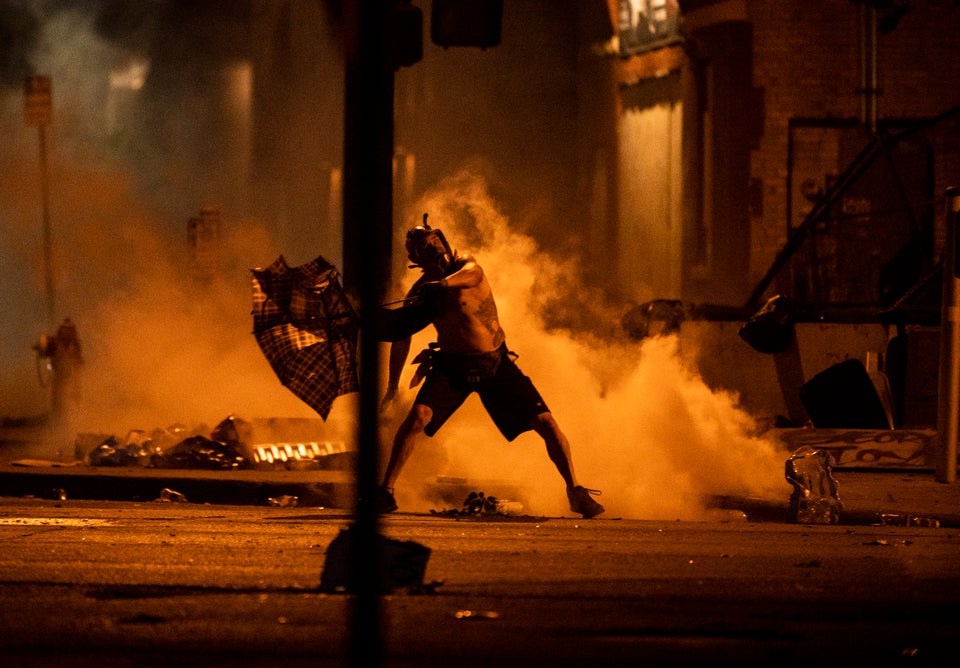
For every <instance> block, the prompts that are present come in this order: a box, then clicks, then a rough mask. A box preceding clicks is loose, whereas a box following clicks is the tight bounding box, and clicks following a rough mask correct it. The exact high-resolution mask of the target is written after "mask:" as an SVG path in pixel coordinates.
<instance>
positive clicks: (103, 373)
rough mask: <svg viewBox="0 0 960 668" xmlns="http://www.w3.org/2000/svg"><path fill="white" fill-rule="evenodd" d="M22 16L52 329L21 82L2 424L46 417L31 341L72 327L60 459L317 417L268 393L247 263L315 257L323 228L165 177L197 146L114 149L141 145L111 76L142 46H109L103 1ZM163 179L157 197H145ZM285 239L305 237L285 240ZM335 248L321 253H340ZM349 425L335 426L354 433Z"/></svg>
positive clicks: (5, 303) (2, 332) (11, 98)
mask: <svg viewBox="0 0 960 668" xmlns="http://www.w3.org/2000/svg"><path fill="white" fill-rule="evenodd" d="M130 7H131V8H135V6H134V5H131V6H130ZM23 8H24V11H28V12H34V13H36V15H37V21H36V22H35V23H31V24H30V25H32V26H33V28H34V30H33V31H32V32H31V34H30V39H29V40H26V41H25V46H24V48H25V49H27V47H29V49H28V50H25V51H24V52H23V53H22V54H20V56H22V60H23V62H24V63H26V65H25V67H26V69H25V71H24V72H23V73H22V74H30V73H32V72H40V73H43V74H46V75H50V76H51V79H52V81H53V100H54V121H53V123H52V124H51V125H50V126H49V127H48V128H47V129H46V149H47V150H46V152H45V154H46V156H47V163H48V173H49V178H48V182H49V184H50V189H49V190H50V197H49V211H50V221H51V226H50V227H51V232H52V234H51V236H52V246H51V247H52V262H51V266H52V274H53V279H54V285H55V313H54V316H53V317H54V319H55V322H47V317H46V309H45V303H46V294H45V261H44V257H45V253H44V247H43V243H42V224H41V220H42V215H41V214H42V207H41V188H40V178H39V177H40V162H39V158H38V153H39V152H38V141H37V131H36V129H35V128H33V127H25V126H24V122H23V97H22V91H21V88H20V85H21V84H22V79H21V78H20V77H19V76H12V75H11V76H8V77H7V79H5V80H4V82H3V83H4V86H0V133H2V135H3V137H4V148H3V150H2V151H0V175H2V178H0V241H2V244H0V277H2V288H0V312H2V313H3V316H4V317H3V318H2V319H0V350H2V369H3V371H2V376H0V416H2V417H14V418H19V417H24V416H27V417H32V416H39V415H42V414H43V413H45V412H46V411H47V410H48V404H49V400H48V397H47V392H48V391H49V389H48V388H44V387H42V386H41V383H40V382H39V380H40V379H39V378H38V374H37V369H36V368H35V364H36V360H35V356H34V352H33V351H32V350H31V346H32V345H33V344H34V343H36V342H37V341H38V339H39V337H40V336H41V335H50V334H53V333H54V332H55V331H56V327H57V325H58V324H59V321H60V320H62V319H63V318H64V317H70V318H71V319H72V320H73V322H74V323H75V324H76V325H77V327H78V331H79V337H80V342H81V345H82V348H83V355H84V359H85V364H84V367H83V373H82V377H81V385H80V393H79V401H78V403H77V405H75V406H74V407H73V408H74V410H72V411H71V412H70V418H71V421H70V424H69V425H68V428H67V429H65V430H64V431H63V432H62V433H59V434H57V435H56V436H55V438H58V439H60V440H62V441H63V442H62V443H57V444H56V451H64V452H68V451H72V442H73V437H74V436H73V435H74V433H75V432H85V431H90V432H97V433H112V434H115V435H117V436H118V437H123V435H124V434H125V433H126V432H127V431H128V430H131V429H145V430H151V429H154V428H162V427H168V426H171V425H174V424H182V425H184V426H186V427H187V428H194V427H195V426H199V425H204V424H215V423H216V422H218V421H220V420H221V419H223V418H224V417H226V416H227V415H229V414H233V415H237V416H238V417H241V418H256V417H263V416H282V417H311V418H316V415H315V414H313V413H312V412H311V411H310V410H309V408H308V407H306V406H305V405H304V404H303V403H302V402H300V401H299V400H298V399H296V397H294V396H293V395H292V394H291V393H290V392H289V391H288V390H286V388H284V387H283V386H282V385H280V384H279V382H278V381H277V379H276V377H275V376H274V375H273V372H272V370H271V369H270V367H269V364H268V363H267V361H266V360H265V359H264V357H263V355H262V353H261V352H260V351H259V349H258V347H257V345H256V342H255V340H254V338H253V336H252V333H251V330H252V319H251V317H250V309H251V302H250V275H249V269H250V268H253V267H255V266H265V265H267V264H269V263H270V262H272V261H273V260H274V259H275V258H276V256H277V255H278V254H280V253H281V252H284V253H285V254H286V256H287V258H288V260H290V261H291V262H293V263H299V262H305V261H307V260H309V259H311V258H312V256H313V255H315V254H317V253H319V252H321V250H320V249H319V247H318V246H319V244H316V243H311V242H312V241H315V240H316V239H317V236H318V230H317V228H318V227H319V226H318V225H316V224H315V223H313V221H300V222H299V223H298V225H290V224H287V223H288V222H289V221H288V220H286V219H285V218H284V217H283V216H280V215H278V216H276V217H274V218H273V219H270V220H263V219H260V218H254V217H253V216H251V215H249V214H248V213H247V209H246V208H244V207H243V206H241V205H240V203H242V202H243V197H244V196H245V195H246V192H244V190H245V185H246V184H243V183H240V182H239V180H238V182H237V183H236V184H234V186H233V190H230V191H224V190H223V189H221V188H219V187H212V188H211V187H206V186H209V181H210V179H209V178H207V177H209V176H210V174H209V173H205V174H198V173H194V174H191V175H189V176H184V177H183V178H181V179H180V180H179V181H176V180H175V181H172V182H171V181H170V180H169V179H166V177H169V176H170V173H171V172H170V171H169V170H167V171H164V170H165V169H166V167H171V168H178V167H180V165H181V163H184V162H185V161H186V162H188V161H187V158H188V157H189V154H190V153H191V151H193V152H199V153H203V151H204V147H203V146H199V145H191V146H190V147H189V149H190V151H186V150H179V151H176V152H175V153H174V154H173V155H169V156H166V155H156V154H155V153H156V152H154V153H152V154H149V155H147V154H145V153H144V151H142V150H139V151H138V150H132V149H137V148H138V147H139V149H143V146H142V145H139V144H138V145H136V146H131V145H128V144H124V143H123V142H124V141H134V142H136V141H138V139H137V137H136V136H134V135H132V134H130V133H133V132H134V131H135V130H137V126H136V124H135V123H133V121H132V119H134V118H136V117H137V113H136V111H137V110H135V109H127V110H126V112H127V115H126V116H123V117H122V118H120V124H119V125H111V123H116V122H117V120H118V119H117V118H112V119H111V118H110V111H111V109H112V108H111V106H110V103H111V102H112V101H114V100H113V98H112V97H111V95H110V94H109V92H108V90H107V89H108V82H109V80H110V76H111V75H112V73H114V72H115V71H117V68H122V67H123V66H124V65H125V64H129V63H130V59H131V57H133V56H135V55H137V54H136V53H135V52H134V51H131V49H130V48H129V47H130V45H132V44H138V45H139V47H138V48H142V47H143V45H144V44H146V43H147V42H148V41H149V40H147V39H142V40H139V41H138V40H136V39H132V38H131V39H129V40H127V44H126V46H122V45H120V44H118V43H114V42H111V41H110V40H109V39H107V38H105V37H104V36H103V35H102V34H101V33H99V32H98V30H97V20H96V16H97V12H98V11H99V10H101V9H104V8H107V5H104V4H103V3H90V4H89V5H87V4H82V5H76V4H71V5H68V6H60V5H50V4H49V3H40V2H34V3H26V4H24V5H23ZM157 8H160V5H157V7H156V8H155V9H157ZM155 14H156V11H155V10H154V9H151V10H150V11H144V12H143V14H142V16H140V15H138V16H139V17H140V18H141V19H144V21H145V22H144V24H143V25H142V26H141V27H142V28H143V29H144V30H148V29H149V28H150V25H149V24H150V21H149V20H148V19H151V17H153V18H155ZM8 46H10V45H4V47H3V48H7V47H8ZM11 48H12V47H11ZM7 60H9V59H7ZM5 62H6V61H5ZM138 62H140V61H138ZM5 74H9V73H5ZM113 111H116V109H114V110H113ZM194 111H195V110H192V109H191V108H190V107H188V106H184V105H183V104H182V101H181V100H171V101H170V102H169V104H167V106H166V108H158V109H156V110H155V113H156V114H157V115H159V116H162V117H164V118H168V119H171V122H172V123H173V124H174V125H175V126H177V127H179V126H181V125H182V126H186V125H189V121H188V119H189V118H191V117H192V115H194ZM311 120H312V123H313V124H314V125H315V124H316V123H317V119H316V118H313V119H311ZM123 122H128V123H130V125H129V127H124V126H123ZM330 124H333V123H328V125H330ZM124 132H127V133H128V134H124ZM174 140H175V138H174ZM162 160H169V161H170V164H168V165H166V167H165V166H164V165H163V164H162V163H159V161H162ZM208 171H209V170H208ZM165 179H166V185H165V189H163V190H162V192H159V191H157V190H156V189H155V188H153V187H152V186H155V185H157V183H159V182H163V181H164V180H165ZM214 185H215V186H218V185H219V184H214ZM235 191H241V192H235ZM206 205H215V206H221V207H222V213H223V218H224V222H223V225H222V227H221V229H222V238H221V240H220V241H221V244H220V248H219V251H220V252H219V254H218V264H217V266H216V270H217V273H216V274H215V275H214V276H212V277H211V278H210V279H209V280H206V281H198V280H196V277H195V276H194V275H193V273H192V269H193V267H192V266H191V262H190V260H191V258H190V248H189V247H188V244H187V231H186V226H187V221H188V220H189V218H190V217H192V216H195V215H197V213H198V211H199V209H200V208H201V207H203V206H206ZM310 223H313V224H310ZM280 238H283V239H286V240H289V239H297V240H298V241H300V242H301V243H300V244H299V245H298V246H297V247H290V246H289V244H288V245H287V246H284V245H283V244H281V243H279V242H278V241H277V239H280ZM335 250H336V249H333V248H331V249H324V250H323V251H322V252H324V253H325V254H330V255H331V256H333V257H335V256H336V253H335V252H334V251H335ZM304 253H306V255H305V254H304ZM310 253H312V254H313V255H310ZM349 404H350V401H349V399H345V400H344V401H343V402H340V405H338V406H337V407H335V409H334V416H336V415H338V414H339V412H349V411H348V407H349ZM334 416H332V417H334ZM350 421H351V420H350V418H349V417H344V418H342V419H338V420H335V421H334V424H336V425H341V424H342V425H344V429H349V424H350ZM335 429H336V427H333V428H331V431H334V430H335ZM329 437H330V438H338V434H336V433H332V434H329ZM338 440H339V439H338Z"/></svg>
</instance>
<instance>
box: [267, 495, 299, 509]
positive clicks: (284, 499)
mask: <svg viewBox="0 0 960 668" xmlns="http://www.w3.org/2000/svg"><path fill="white" fill-rule="evenodd" d="M299 501H300V499H299V498H298V497H296V496H291V495H290V494H283V495H281V496H276V497H271V498H269V499H267V503H268V504H269V505H271V506H276V507H277V508H294V507H296V505H297V503H299Z"/></svg>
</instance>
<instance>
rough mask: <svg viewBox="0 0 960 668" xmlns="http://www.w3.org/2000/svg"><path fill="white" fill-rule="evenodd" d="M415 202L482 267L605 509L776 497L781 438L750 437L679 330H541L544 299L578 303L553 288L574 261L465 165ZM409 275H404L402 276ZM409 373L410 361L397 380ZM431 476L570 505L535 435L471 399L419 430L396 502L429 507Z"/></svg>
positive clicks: (677, 510)
mask: <svg viewBox="0 0 960 668" xmlns="http://www.w3.org/2000/svg"><path fill="white" fill-rule="evenodd" d="M419 207H420V210H421V211H425V212H428V213H429V215H430V217H429V220H430V222H431V224H432V225H433V226H435V227H438V228H440V229H441V230H443V232H444V234H445V235H446V236H447V239H448V241H449V242H450V244H451V245H452V246H453V247H454V248H456V249H458V250H460V251H463V252H469V253H472V254H473V255H475V256H476V258H477V260H478V262H479V264H480V265H481V266H482V267H483V269H484V271H485V273H486V275H487V278H488V280H489V281H490V282H491V285H492V287H493V289H494V294H495V296H496V299H497V306H498V309H499V313H500V318H501V324H502V326H503V327H504V330H505V331H506V334H507V344H508V346H509V347H510V349H511V350H513V351H515V352H516V353H518V354H519V358H518V360H517V364H518V365H519V366H520V368H521V369H522V370H523V371H524V372H525V373H526V374H527V375H529V376H530V377H531V378H532V380H533V381H534V384H535V385H536V386H537V387H538V389H539V390H540V392H541V394H542V395H543V396H544V399H545V400H546V402H547V404H548V406H549V407H550V408H551V410H552V412H553V413H554V415H555V417H556V418H557V420H558V422H559V424H560V427H561V429H562V430H563V431H564V432H565V433H566V435H567V437H568V438H569V440H570V443H571V448H572V451H573V459H574V469H575V473H576V475H577V477H578V480H579V482H580V484H582V485H584V486H586V487H591V488H598V489H601V490H602V491H603V495H602V496H601V497H599V500H600V501H601V502H602V503H603V504H604V505H605V506H606V508H607V512H606V515H605V517H626V518H648V519H652V518H660V519H685V520H698V519H705V518H707V517H710V516H711V511H710V509H709V507H708V506H709V503H708V502H709V500H710V499H711V497H713V496H715V495H729V494H738V495H746V496H754V497H765V496H766V497H771V498H785V497H784V494H785V493H786V492H787V491H788V489H789V488H788V487H787V485H786V483H785V482H784V479H783V461H784V459H785V458H784V456H783V454H782V452H778V451H777V444H776V443H774V442H771V441H768V440H765V439H764V438H760V437H757V436H755V435H753V434H754V431H755V425H754V422H753V420H752V419H751V417H750V416H749V415H748V414H747V413H746V412H744V411H743V410H742V409H740V408H739V407H738V406H737V398H736V397H735V396H733V395H731V394H728V393H724V392H714V391H711V389H710V388H708V387H707V386H706V384H705V383H704V382H703V381H702V380H701V378H700V377H699V376H698V374H697V373H696V370H695V369H693V368H690V367H689V366H688V365H687V364H685V363H684V362H683V361H682V360H681V356H680V354H679V350H678V346H679V345H680V338H679V337H677V336H666V337H658V338H651V339H647V340H645V341H644V342H643V343H642V344H641V343H638V342H635V341H629V340H627V339H625V338H617V337H611V338H609V339H608V340H606V341H604V342H600V341H599V340H598V339H597V337H589V338H588V339H586V340H585V339H584V338H582V337H578V336H576V335H574V334H573V333H571V332H567V331H559V330H550V329H548V328H547V327H546V326H545V324H544V318H543V317H542V315H541V313H540V311H539V309H542V308H544V307H545V306H547V305H549V304H550V303H551V302H554V301H556V300H566V301H568V302H574V303H576V302H578V301H579V300H580V296H578V295H577V294H571V293H567V294H563V293H558V292H557V291H556V289H555V287H556V286H558V285H561V286H565V287H569V286H575V285H576V284H577V281H576V280H570V279H571V278H575V277H571V276H570V272H573V271H575V266H574V264H573V263H570V262H558V261H557V260H555V259H553V258H550V257H548V256H546V255H545V254H543V253H542V252H540V251H539V249H538V248H537V246H536V244H535V243H534V242H533V240H531V239H530V238H529V237H526V236H524V235H523V234H520V233H517V232H515V231H513V230H512V229H511V228H510V221H509V220H507V218H506V217H505V216H504V215H503V214H502V213H501V212H500V211H499V210H498V208H497V205H496V202H495V201H494V200H493V198H492V197H491V195H490V194H489V193H488V191H487V188H486V184H485V182H484V181H483V180H482V179H481V178H479V177H477V176H475V175H474V174H471V173H470V172H466V171H465V172H462V173H460V174H457V175H455V176H452V177H450V178H448V179H447V180H446V181H444V182H443V183H441V184H440V185H439V186H438V187H437V188H436V189H435V190H434V191H432V192H430V193H428V194H427V195H426V196H425V197H424V198H423V199H422V201H421V202H419ZM416 276H417V272H415V271H408V272H407V275H406V276H405V277H404V278H405V281H404V284H405V286H409V285H410V284H411V283H412V281H413V280H415V278H416ZM601 310H602V309H598V311H601ZM595 317H604V316H603V315H596V316H595ZM607 317H610V318H616V317H617V316H616V315H615V313H609V314H607ZM614 321H616V320H614ZM433 334H434V332H433V329H432V328H429V329H428V330H425V331H424V332H422V333H420V334H418V335H417V336H416V337H415V340H414V346H413V348H412V353H411V357H412V355H413V353H415V352H416V350H419V349H420V348H419V347H418V346H420V347H423V346H426V344H427V343H428V342H429V341H430V340H432V339H431V338H430V337H431V336H432V335H433ZM410 374H412V367H409V366H408V370H407V371H406V372H405V375H404V377H403V378H402V379H401V388H405V387H406V384H407V382H408V379H409V377H410ZM414 395H415V390H407V391H406V392H405V393H404V394H403V395H402V397H401V398H402V400H403V401H402V402H398V403H401V404H402V406H398V408H397V412H396V414H394V415H392V416H391V418H392V419H391V420H390V424H389V425H387V426H388V427H389V430H388V431H385V438H384V443H385V447H389V444H390V443H389V439H390V437H391V436H392V429H394V428H395V427H396V424H397V422H398V421H399V419H400V418H401V417H402V414H403V413H404V412H405V410H407V408H408V407H409V405H410V403H412V401H413V397H414ZM437 476H444V477H447V478H454V479H466V480H467V481H468V482H473V481H483V482H484V483H487V484H490V485H492V487H490V488H489V489H487V490H483V489H481V490H479V491H486V492H487V493H490V494H493V493H494V492H495V491H496V488H497V485H498V484H499V486H500V487H501V488H502V489H508V490H509V489H513V490H520V491H519V493H520V494H521V495H522V496H523V500H524V502H525V503H526V504H527V508H526V510H527V512H529V513H532V514H544V515H550V516H556V515H563V514H566V515H568V516H569V514H570V511H569V510H568V508H567V506H566V499H565V494H564V488H563V482H562V479H561V478H560V476H559V474H558V473H557V472H556V470H555V468H554V467H553V464H552V463H551V462H550V460H549V459H548V457H547V455H546V450H545V448H544V446H543V443H542V441H541V440H540V438H539V437H538V436H537V435H536V434H535V433H533V432H527V433H525V434H523V435H521V436H520V437H518V438H517V439H516V440H515V441H514V442H513V443H507V442H506V441H505V439H504V438H503V437H502V436H501V435H500V433H499V432H498V431H497V429H496V427H495V426H494V425H493V423H492V421H491V420H490V418H489V417H488V416H487V415H486V413H485V411H484V409H483V407H482V405H481V404H480V402H479V400H478V399H477V398H476V396H472V397H471V398H470V399H468V400H467V402H466V403H465V404H464V406H463V407H462V408H461V409H460V411H459V412H457V413H456V414H454V416H453V417H452V418H451V419H450V420H449V421H448V422H447V423H446V424H445V425H444V427H443V428H442V429H441V430H440V431H439V432H438V433H437V435H436V436H435V437H433V438H432V439H429V438H427V437H422V438H421V440H420V442H419V443H418V449H416V450H415V451H414V454H413V456H412V457H411V459H410V462H409V464H408V467H407V469H406V470H405V471H404V472H403V473H402V474H401V477H400V481H399V483H398V486H397V495H398V500H399V501H400V504H401V506H402V507H403V506H405V507H407V508H409V509H411V510H414V509H419V510H425V509H427V508H430V507H436V504H435V501H434V500H433V499H431V498H429V494H427V493H426V492H427V490H429V488H430V486H431V483H434V482H435V481H436V477H437Z"/></svg>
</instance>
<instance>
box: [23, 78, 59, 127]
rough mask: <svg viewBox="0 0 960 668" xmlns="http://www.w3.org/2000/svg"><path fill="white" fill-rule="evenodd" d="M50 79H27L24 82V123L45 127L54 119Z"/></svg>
mask: <svg viewBox="0 0 960 668" xmlns="http://www.w3.org/2000/svg"><path fill="white" fill-rule="evenodd" d="M51 88H52V86H51V83H50V77H40V76H37V77H27V78H26V80H24V82H23V121H24V123H25V124H26V125H28V126H37V127H43V126H45V125H50V121H51V120H52V119H53V104H52V91H51Z"/></svg>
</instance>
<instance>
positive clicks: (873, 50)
mask: <svg viewBox="0 0 960 668" xmlns="http://www.w3.org/2000/svg"><path fill="white" fill-rule="evenodd" d="M877 93H878V91H877V8H876V7H875V6H873V5H872V4H869V3H866V2H864V3H861V4H860V123H861V125H862V126H863V129H864V130H865V131H866V132H868V133H870V134H876V133H877Z"/></svg>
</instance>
